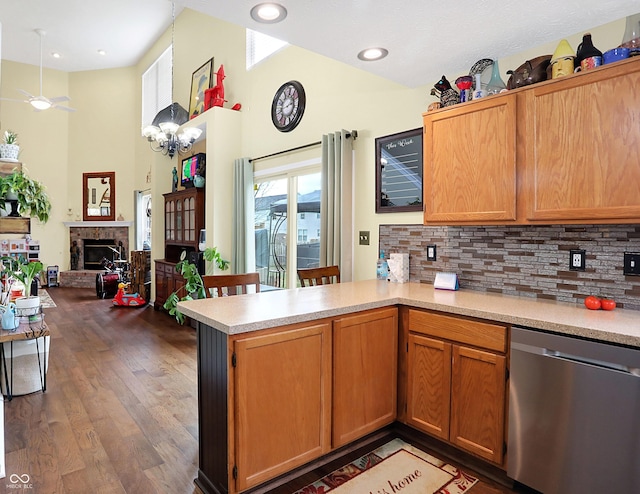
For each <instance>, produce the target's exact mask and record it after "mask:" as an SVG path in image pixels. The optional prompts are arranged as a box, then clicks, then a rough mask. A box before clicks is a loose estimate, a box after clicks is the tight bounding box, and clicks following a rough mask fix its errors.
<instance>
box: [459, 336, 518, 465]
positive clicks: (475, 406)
mask: <svg viewBox="0 0 640 494" xmlns="http://www.w3.org/2000/svg"><path fill="white" fill-rule="evenodd" d="M505 369H506V359H505V357H503V356H501V355H496V354H494V353H489V352H484V351H481V350H476V349H473V348H468V347H464V346H460V345H453V363H452V373H451V374H452V375H451V428H450V434H449V437H450V441H451V442H452V443H453V444H455V445H457V446H459V447H461V448H463V449H466V450H467V451H470V452H471V453H474V454H476V455H478V456H480V457H482V458H485V459H487V460H489V461H492V462H494V463H496V464H502V457H503V447H504V410H505V388H506V383H505V372H506V370H505Z"/></svg>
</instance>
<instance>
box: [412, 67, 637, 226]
mask: <svg viewBox="0 0 640 494" xmlns="http://www.w3.org/2000/svg"><path fill="white" fill-rule="evenodd" d="M639 76H640V58H638V57H636V58H635V59H628V60H626V61H622V62H617V63H615V64H611V65H606V66H603V67H599V68H596V69H592V70H589V71H585V72H581V73H578V74H573V75H569V76H565V77H562V78H560V79H554V80H550V81H545V82H542V83H539V84H535V85H532V86H526V87H523V88H520V89H516V90H513V91H509V92H508V93H505V94H500V95H497V96H491V97H488V98H486V100H485V99H482V100H479V101H477V102H473V101H472V102H470V103H465V104H462V105H458V106H454V107H450V108H446V109H442V110H438V111H435V112H429V113H424V114H423V121H424V132H425V138H424V191H425V197H424V204H425V212H424V222H425V224H475V225H481V224H536V223H537V224H552V223H587V224H589V223H593V224H596V223H628V222H635V221H637V220H638V218H640V153H638V150H639V149H640V125H639V123H638V122H640V93H639V92H638V91H637V90H636V89H635V87H636V86H637V83H638V82H637V81H638V79H639Z"/></svg>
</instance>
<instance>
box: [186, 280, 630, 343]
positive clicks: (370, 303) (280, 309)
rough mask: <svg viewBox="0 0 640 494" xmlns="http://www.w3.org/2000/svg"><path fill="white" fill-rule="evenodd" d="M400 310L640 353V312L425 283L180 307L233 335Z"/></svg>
mask: <svg viewBox="0 0 640 494" xmlns="http://www.w3.org/2000/svg"><path fill="white" fill-rule="evenodd" d="M396 304H400V305H406V306H410V307H417V308H424V309H432V310H438V311H443V312H449V313H451V314H459V315H464V316H471V317H477V318H482V319H488V320H492V321H501V322H506V323H510V324H513V325H518V326H525V327H531V328H536V329H543V330H549V331H554V332H557V333H563V334H568V335H575V336H581V337H585V338H592V339H596V340H601V341H608V342H613V343H619V344H624V345H630V346H635V347H639V348H640V312H639V311H633V310H625V309H619V308H616V309H615V310H613V311H604V310H597V311H592V310H588V309H587V308H585V307H584V305H582V304H569V303H564V302H554V301H549V300H538V299H535V298H526V297H513V296H508V295H499V294H491V293H484V292H478V291H471V290H458V291H455V292H454V291H447V290H436V289H434V288H433V286H432V285H428V284H423V283H389V282H386V281H379V280H365V281H356V282H351V283H337V284H333V285H323V286H317V287H306V288H296V289H292V290H274V291H270V292H264V293H255V294H248V295H239V296H234V297H223V298H213V299H211V298H208V299H204V300H192V301H187V302H180V303H179V304H178V308H179V310H180V311H181V312H182V313H183V314H185V315H187V316H189V317H191V318H193V319H195V320H197V321H200V322H202V323H204V324H206V325H208V326H211V327H213V328H215V329H217V330H219V331H222V332H224V333H226V334H229V335H233V334H240V333H246V332H250V331H257V330H260V329H267V328H272V327H276V326H284V325H286V324H293V323H297V322H306V321H313V320H315V319H321V318H324V317H335V316H340V315H343V314H348V313H352V312H357V311H361V310H367V309H374V308H378V307H386V306H390V305H396Z"/></svg>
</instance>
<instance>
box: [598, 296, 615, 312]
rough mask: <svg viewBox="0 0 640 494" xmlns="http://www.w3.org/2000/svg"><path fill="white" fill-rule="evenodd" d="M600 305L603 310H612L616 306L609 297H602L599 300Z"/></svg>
mask: <svg viewBox="0 0 640 494" xmlns="http://www.w3.org/2000/svg"><path fill="white" fill-rule="evenodd" d="M600 305H601V306H602V309H603V310H613V309H615V308H616V301H615V300H611V299H610V298H603V299H602V300H601V301H600Z"/></svg>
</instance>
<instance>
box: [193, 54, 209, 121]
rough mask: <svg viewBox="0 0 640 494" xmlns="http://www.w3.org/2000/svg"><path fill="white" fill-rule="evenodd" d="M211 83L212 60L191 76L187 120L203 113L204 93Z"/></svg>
mask: <svg viewBox="0 0 640 494" xmlns="http://www.w3.org/2000/svg"><path fill="white" fill-rule="evenodd" d="M212 81H213V58H211V59H209V60H207V61H206V62H205V63H204V64H203V65H202V66H201V67H200V68H199V69H198V70H196V71H195V72H194V73H193V75H192V76H191V96H190V97H189V118H193V117H195V116H196V115H200V114H201V113H202V112H204V92H205V90H207V89H209V88H210V87H211V82H212Z"/></svg>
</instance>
